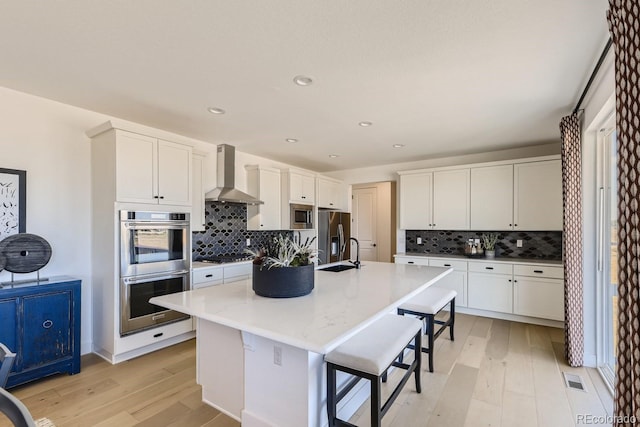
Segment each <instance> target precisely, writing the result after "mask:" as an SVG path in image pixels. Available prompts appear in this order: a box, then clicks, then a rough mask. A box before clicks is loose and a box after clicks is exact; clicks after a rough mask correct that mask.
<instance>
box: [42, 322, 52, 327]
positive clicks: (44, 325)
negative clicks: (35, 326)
mask: <svg viewBox="0 0 640 427" xmlns="http://www.w3.org/2000/svg"><path fill="white" fill-rule="evenodd" d="M52 326H53V321H51V320H45V321H44V322H42V327H43V328H45V329H49V328H50V327H52Z"/></svg>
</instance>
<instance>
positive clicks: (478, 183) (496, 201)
mask: <svg viewBox="0 0 640 427" xmlns="http://www.w3.org/2000/svg"><path fill="white" fill-rule="evenodd" d="M470 204H471V229H472V230H511V229H512V228H513V165H511V164H507V165H496V166H486V167H477V168H475V167H472V168H471V197H470Z"/></svg>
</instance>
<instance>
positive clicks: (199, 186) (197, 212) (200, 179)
mask: <svg viewBox="0 0 640 427" xmlns="http://www.w3.org/2000/svg"><path fill="white" fill-rule="evenodd" d="M204 158H205V156H204V154H200V153H193V159H192V169H193V178H192V183H193V196H192V201H193V203H192V205H191V231H204V229H205V220H206V219H205V213H204V210H205V202H204Z"/></svg>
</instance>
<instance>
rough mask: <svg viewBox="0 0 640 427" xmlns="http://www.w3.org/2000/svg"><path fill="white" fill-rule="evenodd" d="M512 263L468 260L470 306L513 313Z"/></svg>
mask: <svg viewBox="0 0 640 427" xmlns="http://www.w3.org/2000/svg"><path fill="white" fill-rule="evenodd" d="M512 273H513V265H512V264H507V263H501V262H469V283H468V286H467V290H468V291H469V294H468V298H467V304H468V306H469V307H470V308H478V309H481V310H491V311H498V312H501V313H513V282H512V281H513V277H512Z"/></svg>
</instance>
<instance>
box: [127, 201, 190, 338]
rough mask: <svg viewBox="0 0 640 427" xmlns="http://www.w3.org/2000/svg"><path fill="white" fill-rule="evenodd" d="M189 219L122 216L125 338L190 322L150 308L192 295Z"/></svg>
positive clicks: (183, 316)
mask: <svg viewBox="0 0 640 427" xmlns="http://www.w3.org/2000/svg"><path fill="white" fill-rule="evenodd" d="M189 234H190V229H189V214H188V213H172V212H144V211H124V210H123V211H120V335H121V336H125V335H129V334H133V333H135V332H139V331H143V330H145V329H149V328H153V327H156V326H158V325H161V324H165V323H171V322H177V321H179V320H183V319H187V318H188V317H189V316H188V315H186V314H184V313H179V312H177V311H173V310H168V309H166V308H164V307H160V306H157V305H154V304H151V303H149V299H150V298H152V297H155V296H160V295H166V294H171V293H175V292H183V291H186V290H189V288H190V284H189V265H190V257H191V249H190V247H189V242H190V240H189Z"/></svg>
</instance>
